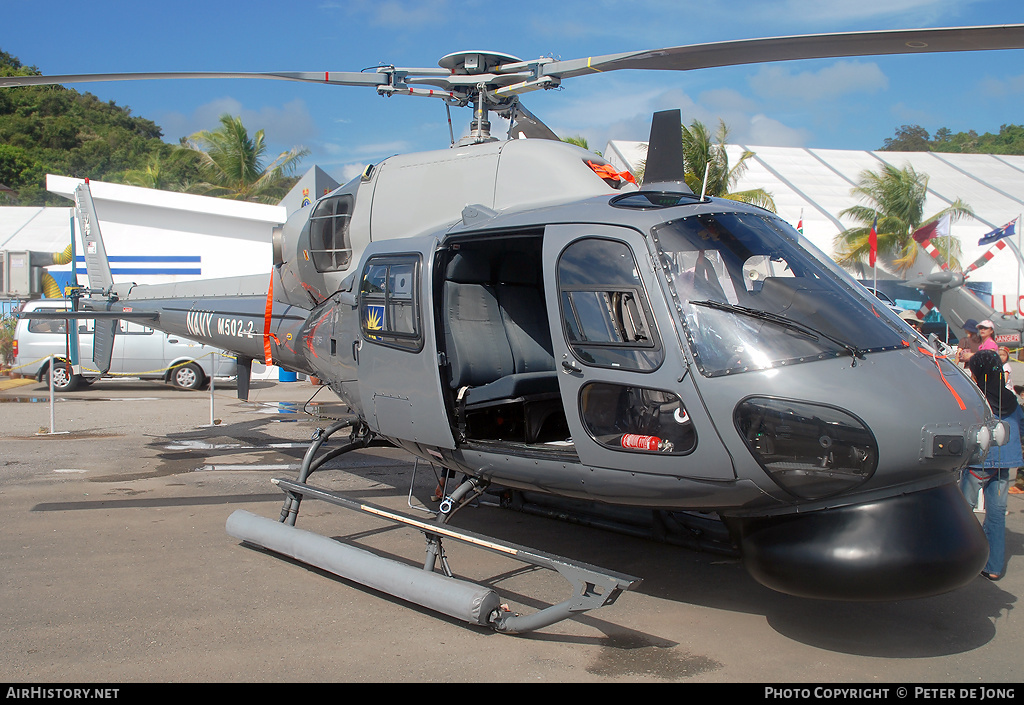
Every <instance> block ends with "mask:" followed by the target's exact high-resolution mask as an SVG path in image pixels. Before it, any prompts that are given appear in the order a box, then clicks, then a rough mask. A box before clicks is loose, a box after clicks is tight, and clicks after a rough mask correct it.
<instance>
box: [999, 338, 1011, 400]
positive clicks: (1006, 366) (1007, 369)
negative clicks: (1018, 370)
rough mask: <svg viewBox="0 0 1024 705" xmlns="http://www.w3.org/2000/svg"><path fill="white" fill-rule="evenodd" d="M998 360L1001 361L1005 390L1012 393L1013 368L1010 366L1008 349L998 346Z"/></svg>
mask: <svg viewBox="0 0 1024 705" xmlns="http://www.w3.org/2000/svg"><path fill="white" fill-rule="evenodd" d="M999 359H1000V360H1002V361H1003V381H1004V382H1006V388H1007V389H1009V390H1010V391H1011V392H1012V391H1013V368H1012V367H1011V366H1010V349H1009V348H1007V347H1004V346H1002V345H1000V346H999Z"/></svg>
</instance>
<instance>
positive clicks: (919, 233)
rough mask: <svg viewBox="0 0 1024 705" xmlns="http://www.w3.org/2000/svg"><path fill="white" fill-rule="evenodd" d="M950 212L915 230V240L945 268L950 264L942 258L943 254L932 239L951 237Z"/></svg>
mask: <svg viewBox="0 0 1024 705" xmlns="http://www.w3.org/2000/svg"><path fill="white" fill-rule="evenodd" d="M949 221H950V217H949V213H947V214H946V215H944V216H942V217H941V218H939V219H938V220H933V221H932V222H930V223H928V225H922V226H921V227H920V228H918V229H917V230H915V231H914V235H913V237H914V240H915V241H916V242H917V243H919V244H920V245H921V247H923V248H924V251H925V252H927V253H928V254H929V255H931V257H932V259H934V260H935V261H936V263H938V265H939V266H940V267H942V268H943V269H947V270H948V269H949V265H948V264H946V262H945V260H944V259H943V258H942V254H941V253H940V252H939V251H938V249H937V248H936V247H935V245H933V244H932V239H933V238H936V237H949Z"/></svg>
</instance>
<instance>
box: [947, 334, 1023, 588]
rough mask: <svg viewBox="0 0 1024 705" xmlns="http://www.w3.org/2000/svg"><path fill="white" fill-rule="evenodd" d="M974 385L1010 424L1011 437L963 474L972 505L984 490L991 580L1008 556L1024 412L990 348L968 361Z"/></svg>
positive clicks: (986, 572) (987, 570)
mask: <svg viewBox="0 0 1024 705" xmlns="http://www.w3.org/2000/svg"><path fill="white" fill-rule="evenodd" d="M967 367H968V369H969V370H970V371H971V376H972V377H973V378H974V382H975V384H977V385H978V388H979V389H981V391H982V393H983V394H984V395H985V399H987V400H988V404H989V406H990V407H991V408H992V413H993V414H995V415H996V416H997V417H998V418H999V420H1000V421H1005V422H1007V424H1008V425H1009V426H1010V433H1009V438H1008V439H1007V441H1006V443H1004V444H1003V445H1001V446H993V447H991V448H990V449H989V451H988V455H986V456H985V460H984V461H983V462H982V464H981V465H971V466H969V467H968V468H966V469H965V470H964V471H963V474H962V475H961V477H960V491H961V492H963V494H964V497H966V498H967V502H968V504H970V505H971V508H972V509H973V508H974V507H976V506H977V504H978V493H979V492H981V491H983V492H984V493H985V521H984V524H983V525H982V529H983V530H984V531H985V537H986V538H987V539H988V562H987V563H986V564H985V568H984V569H983V570H982V571H981V575H982V576H983V577H985V578H988V579H989V580H993V581H994V580H999V579H1000V578H1002V577H1003V571H1004V569H1005V559H1006V498H1007V495H1008V490H1009V485H1010V469H1011V468H1019V467H1021V466H1024V457H1021V441H1020V432H1021V424H1022V422H1024V411H1021V407H1020V404H1018V403H1017V395H1016V394H1014V393H1013V392H1012V391H1010V390H1009V389H1007V388H1006V385H1005V384H1004V383H1003V363H1002V361H1001V360H1000V359H999V355H998V354H997V353H995V352H993V351H991V350H979V351H978V352H976V353H975V354H974V355H972V356H971V358H970V359H969V360H968V361H967Z"/></svg>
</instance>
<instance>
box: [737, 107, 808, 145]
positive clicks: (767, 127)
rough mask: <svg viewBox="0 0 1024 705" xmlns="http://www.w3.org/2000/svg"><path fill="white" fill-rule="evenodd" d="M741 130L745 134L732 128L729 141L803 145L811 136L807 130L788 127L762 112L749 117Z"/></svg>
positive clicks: (754, 143)
mask: <svg viewBox="0 0 1024 705" xmlns="http://www.w3.org/2000/svg"><path fill="white" fill-rule="evenodd" d="M743 131H744V133H745V135H744V134H741V132H740V130H739V129H734V130H733V132H732V134H731V135H730V142H734V143H737V144H748V145H750V144H753V145H760V146H764V147H803V146H804V145H806V144H807V143H808V142H809V141H810V139H811V137H812V135H811V133H810V131H808V130H805V129H802V128H792V127H788V126H786V125H784V124H782V123H781V122H779V121H778V120H773V119H772V118H770V117H768V116H766V115H763V114H757V115H754V116H753V117H751V118H750V121H749V122H748V123H747V124H746V125H745V126H743Z"/></svg>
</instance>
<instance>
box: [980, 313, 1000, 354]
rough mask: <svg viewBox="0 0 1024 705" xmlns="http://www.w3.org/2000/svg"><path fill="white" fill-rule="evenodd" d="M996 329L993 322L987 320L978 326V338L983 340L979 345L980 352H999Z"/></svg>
mask: <svg viewBox="0 0 1024 705" xmlns="http://www.w3.org/2000/svg"><path fill="white" fill-rule="evenodd" d="M995 335H996V329H995V326H994V325H993V324H992V321H990V320H988V319H987V318H986V319H985V320H984V321H982V322H981V323H979V324H978V337H979V338H981V343H979V344H978V350H995V351H998V350H999V345H998V344H996V338H995Z"/></svg>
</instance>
